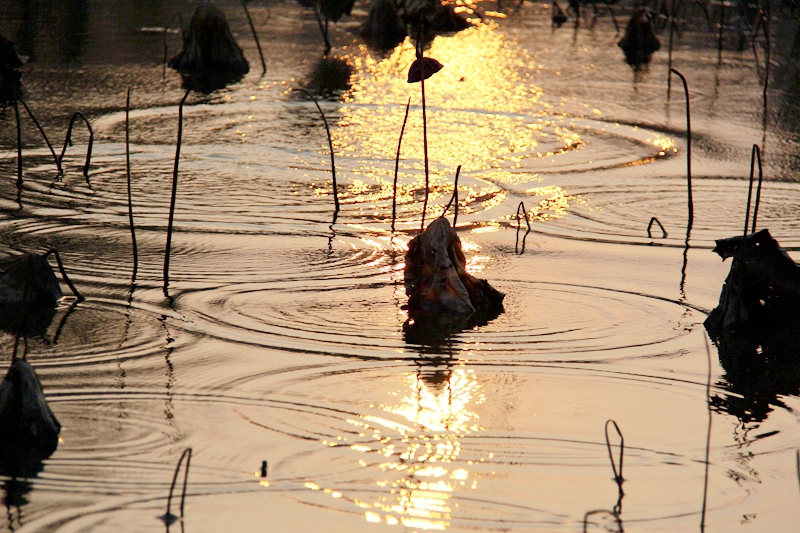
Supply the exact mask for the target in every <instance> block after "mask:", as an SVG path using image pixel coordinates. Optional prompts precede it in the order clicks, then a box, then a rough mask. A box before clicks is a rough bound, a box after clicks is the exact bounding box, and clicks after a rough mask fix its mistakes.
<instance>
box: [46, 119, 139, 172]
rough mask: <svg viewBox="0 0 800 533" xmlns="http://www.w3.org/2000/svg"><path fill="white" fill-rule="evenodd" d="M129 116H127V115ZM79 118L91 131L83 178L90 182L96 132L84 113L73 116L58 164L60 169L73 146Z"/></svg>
mask: <svg viewBox="0 0 800 533" xmlns="http://www.w3.org/2000/svg"><path fill="white" fill-rule="evenodd" d="M126 116H127V115H126ZM78 118H81V119H83V122H84V124H86V129H88V130H89V147H88V148H87V149H86V163H85V164H84V165H83V176H84V177H85V178H86V179H87V180H88V179H89V163H90V162H91V160H92V145H93V144H94V131H93V130H92V125H91V124H89V121H88V120H87V119H86V117H85V116H83V113H81V112H76V113H75V114H74V115H72V118H71V119H70V121H69V127H68V128H67V136H66V138H65V139H64V147H63V148H62V149H61V155H59V156H58V164H59V167H60V166H61V164H62V163H63V161H64V154H65V153H66V151H67V146H68V145H69V146H72V128H73V127H74V126H75V121H76V120H78Z"/></svg>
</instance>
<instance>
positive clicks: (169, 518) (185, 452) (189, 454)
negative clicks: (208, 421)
mask: <svg viewBox="0 0 800 533" xmlns="http://www.w3.org/2000/svg"><path fill="white" fill-rule="evenodd" d="M184 457H185V458H186V468H185V469H184V471H183V492H182V493H181V518H183V504H184V502H185V500H186V485H187V483H188V480H189V465H190V463H191V461H192V449H191V448H186V449H185V450H183V453H182V454H181V458H180V459H178V466H176V467H175V474H174V475H173V476H172V484H171V485H170V487H169V496H168V497H167V513H166V514H165V515H164V516H163V519H164V521H165V522H167V523H171V522H172V521H173V520H174V519H175V517H174V515H173V514H172V513H171V512H170V511H171V508H172V492H173V491H174V490H175V483H176V482H177V481H178V473H179V472H180V471H181V465H182V464H183V458H184Z"/></svg>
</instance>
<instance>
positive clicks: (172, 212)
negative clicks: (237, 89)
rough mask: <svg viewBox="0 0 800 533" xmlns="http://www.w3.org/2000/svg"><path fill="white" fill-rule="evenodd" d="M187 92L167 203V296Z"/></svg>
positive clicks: (180, 120) (179, 113)
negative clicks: (170, 193) (170, 190)
mask: <svg viewBox="0 0 800 533" xmlns="http://www.w3.org/2000/svg"><path fill="white" fill-rule="evenodd" d="M189 92H190V91H188V90H187V91H186V94H184V95H183V98H182V99H181V103H180V104H178V142H177V146H176V148H175V165H174V166H173V167H172V198H171V199H170V202H169V222H168V223H167V247H166V250H165V251H164V295H165V296H166V295H167V287H169V252H170V247H171V246H172V223H173V220H174V217H175V196H176V195H177V194H178V162H179V161H180V158H181V138H182V137H183V104H184V103H185V102H186V99H187V98H188V97H189Z"/></svg>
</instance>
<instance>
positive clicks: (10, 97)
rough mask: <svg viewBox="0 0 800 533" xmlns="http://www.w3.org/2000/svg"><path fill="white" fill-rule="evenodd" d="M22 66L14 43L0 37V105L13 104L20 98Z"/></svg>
mask: <svg viewBox="0 0 800 533" xmlns="http://www.w3.org/2000/svg"><path fill="white" fill-rule="evenodd" d="M21 66H22V61H20V59H19V56H18V55H17V51H16V50H15V49H14V42H13V41H10V40H8V39H6V38H5V37H3V36H0V105H2V106H5V105H10V104H13V103H14V102H15V101H16V100H17V98H19V97H20V96H22V73H21V72H20V71H19V70H17V69H18V68H20V67H21Z"/></svg>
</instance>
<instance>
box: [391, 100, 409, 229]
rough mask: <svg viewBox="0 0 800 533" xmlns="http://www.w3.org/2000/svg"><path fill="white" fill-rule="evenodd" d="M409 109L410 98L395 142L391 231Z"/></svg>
mask: <svg viewBox="0 0 800 533" xmlns="http://www.w3.org/2000/svg"><path fill="white" fill-rule="evenodd" d="M409 107H411V98H409V99H408V102H407V103H406V114H405V116H404V117H403V126H402V127H401V128H400V139H399V140H398V141H397V157H395V160H394V186H393V187H392V231H394V221H395V219H396V218H397V175H398V172H399V171H400V147H401V146H402V145H403V132H405V131H406V122H407V121H408V109H409Z"/></svg>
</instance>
